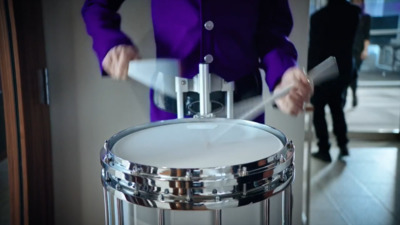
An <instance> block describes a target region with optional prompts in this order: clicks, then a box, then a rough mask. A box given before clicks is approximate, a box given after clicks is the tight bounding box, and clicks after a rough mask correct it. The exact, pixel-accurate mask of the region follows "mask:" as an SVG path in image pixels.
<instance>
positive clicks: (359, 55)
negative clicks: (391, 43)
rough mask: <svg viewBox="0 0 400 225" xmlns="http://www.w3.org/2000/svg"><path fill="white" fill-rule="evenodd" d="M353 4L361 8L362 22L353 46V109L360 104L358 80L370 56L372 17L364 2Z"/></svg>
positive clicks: (359, 1)
mask: <svg viewBox="0 0 400 225" xmlns="http://www.w3.org/2000/svg"><path fill="white" fill-rule="evenodd" d="M351 3H353V4H355V5H357V6H358V7H360V8H361V17H360V22H359V24H358V29H357V33H356V37H355V39H354V46H353V57H354V63H355V67H354V70H353V77H352V79H351V82H350V88H351V91H352V94H353V104H352V105H353V107H356V106H357V104H358V98H357V93H356V92H357V80H358V71H359V70H360V68H361V64H362V62H363V61H364V60H365V59H366V58H367V56H368V46H369V44H370V41H369V37H370V34H369V32H370V29H371V16H370V15H369V14H367V13H365V10H364V8H365V6H364V0H351Z"/></svg>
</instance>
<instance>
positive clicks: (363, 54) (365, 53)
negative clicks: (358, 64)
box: [360, 50, 368, 60]
mask: <svg viewBox="0 0 400 225" xmlns="http://www.w3.org/2000/svg"><path fill="white" fill-rule="evenodd" d="M367 57H368V51H367V50H364V51H362V52H361V55H360V58H361V60H365V59H366V58H367Z"/></svg>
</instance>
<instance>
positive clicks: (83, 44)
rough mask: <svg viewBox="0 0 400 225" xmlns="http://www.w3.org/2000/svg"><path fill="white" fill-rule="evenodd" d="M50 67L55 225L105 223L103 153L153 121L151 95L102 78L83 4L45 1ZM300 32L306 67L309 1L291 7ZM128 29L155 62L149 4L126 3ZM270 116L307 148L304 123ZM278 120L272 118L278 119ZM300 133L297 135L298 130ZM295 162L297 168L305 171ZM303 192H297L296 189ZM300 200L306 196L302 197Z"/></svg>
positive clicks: (143, 0)
mask: <svg viewBox="0 0 400 225" xmlns="http://www.w3.org/2000/svg"><path fill="white" fill-rule="evenodd" d="M42 2H43V12H44V27H45V38H46V54H47V62H48V63H47V64H48V70H49V75H50V91H51V107H50V113H51V129H52V147H53V169H54V172H53V174H54V191H55V213H56V215H55V219H56V224H57V225H62V224H68V225H69V224H77V225H79V224H84V225H90V224H103V223H104V206H103V194H102V186H101V182H100V170H101V166H100V162H99V152H100V148H101V147H102V145H103V143H104V140H105V139H107V138H108V137H110V136H111V135H113V134H115V133H116V132H118V131H120V130H122V129H124V128H127V127H130V126H134V125H138V124H143V123H146V122H147V121H148V98H147V95H148V93H147V88H145V87H143V86H141V85H139V84H135V83H128V82H118V81H112V80H109V79H105V78H101V76H100V74H99V70H98V65H97V61H96V59H95V55H94V53H93V52H92V51H91V40H90V38H89V37H88V35H87V34H86V31H85V28H84V25H83V21H82V18H81V15H80V9H81V7H82V4H83V1H81V0H71V1H62V0H43V1H42ZM291 4H292V8H293V9H296V10H293V13H294V17H295V20H296V22H295V29H294V32H293V35H292V40H293V41H294V42H295V44H296V46H297V47H298V48H299V53H300V64H301V65H305V61H304V60H305V59H306V57H305V54H306V53H305V52H306V49H305V48H306V46H307V44H306V41H305V39H306V37H305V36H306V35H307V32H304V31H305V30H307V25H306V24H307V21H308V19H307V17H308V1H299V0H291ZM121 13H122V15H123V29H124V30H125V31H126V32H127V33H128V34H129V35H131V36H135V38H136V39H135V42H136V43H137V44H138V46H139V48H140V51H141V54H142V56H143V57H144V58H148V57H154V55H155V48H154V43H153V41H154V40H153V36H152V28H151V18H150V1H148V0H135V1H126V2H125V3H124V6H123V7H122V11H121ZM274 113H275V114H277V115H274V116H270V117H269V123H270V124H271V125H272V126H274V127H277V128H279V129H281V130H282V131H284V132H285V133H286V134H287V136H288V137H289V138H290V139H293V140H294V142H295V144H296V146H297V150H296V151H297V152H299V151H301V152H302V149H303V146H302V145H303V144H302V141H303V138H304V132H303V127H304V125H303V117H298V118H287V116H283V115H280V114H279V113H277V112H274ZM275 117H276V118H277V119H273V118H275ZM293 128H295V129H293ZM301 160H302V156H301V155H300V154H297V155H296V168H302V163H301ZM296 170H297V171H296V173H297V174H296V183H295V186H294V187H295V188H294V189H295V206H296V207H295V209H294V221H295V223H296V224H299V222H296V221H300V220H299V218H300V213H299V212H300V211H299V210H300V209H299V208H298V206H299V205H301V203H300V202H298V201H301V198H300V197H299V194H298V192H299V190H301V185H299V182H300V181H301V176H300V174H301V172H300V171H299V169H296ZM297 188H298V190H297ZM299 193H300V196H301V191H300V192H299Z"/></svg>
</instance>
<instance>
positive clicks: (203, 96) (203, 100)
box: [199, 64, 211, 117]
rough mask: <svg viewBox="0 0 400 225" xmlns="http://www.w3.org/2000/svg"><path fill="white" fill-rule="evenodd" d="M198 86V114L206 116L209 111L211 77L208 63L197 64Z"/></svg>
mask: <svg viewBox="0 0 400 225" xmlns="http://www.w3.org/2000/svg"><path fill="white" fill-rule="evenodd" d="M199 86H200V87H199V100H200V116H204V117H206V116H207V115H209V114H210V113H211V104H210V87H211V78H210V73H209V65H208V64H199Z"/></svg>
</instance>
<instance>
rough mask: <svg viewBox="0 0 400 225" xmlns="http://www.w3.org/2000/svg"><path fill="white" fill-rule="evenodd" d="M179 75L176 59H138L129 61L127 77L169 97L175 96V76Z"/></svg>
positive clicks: (178, 64)
mask: <svg viewBox="0 0 400 225" xmlns="http://www.w3.org/2000/svg"><path fill="white" fill-rule="evenodd" d="M179 76H180V63H179V60H177V59H166V58H157V59H139V60H133V61H130V62H129V67H128V77H130V78H131V79H133V80H135V81H137V82H139V83H141V84H143V85H145V86H147V87H149V88H152V89H154V90H155V91H157V92H159V93H161V94H164V95H167V96H169V97H171V98H176V92H175V77H179Z"/></svg>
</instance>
